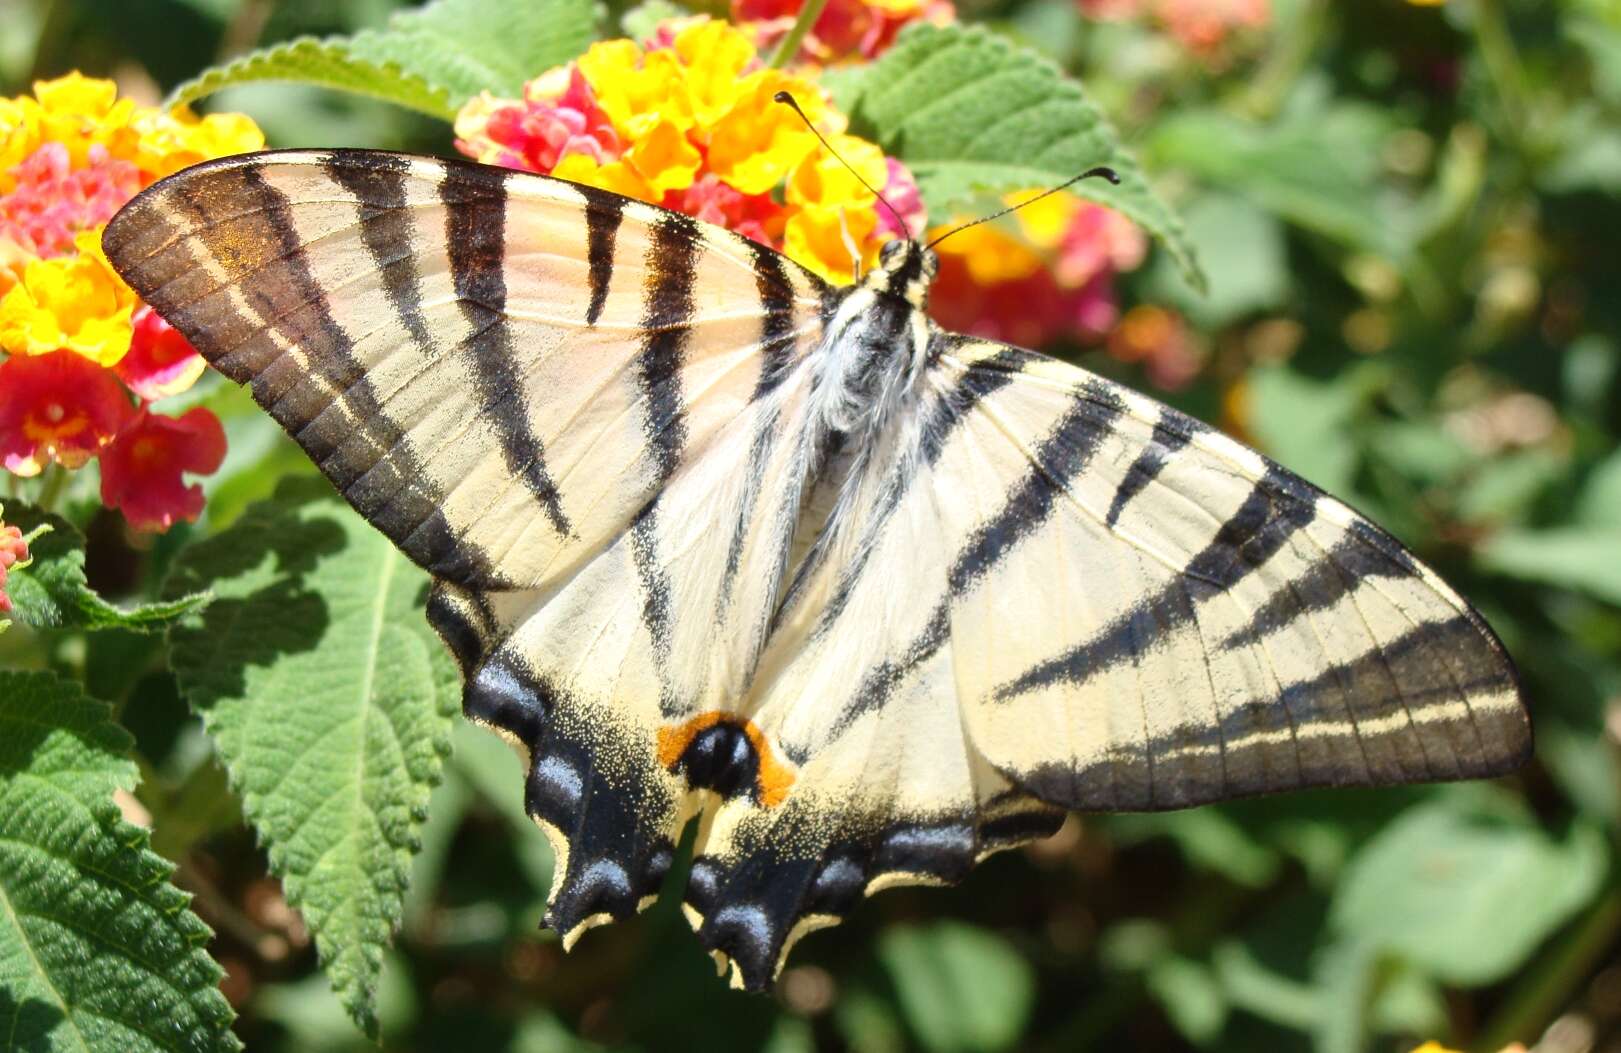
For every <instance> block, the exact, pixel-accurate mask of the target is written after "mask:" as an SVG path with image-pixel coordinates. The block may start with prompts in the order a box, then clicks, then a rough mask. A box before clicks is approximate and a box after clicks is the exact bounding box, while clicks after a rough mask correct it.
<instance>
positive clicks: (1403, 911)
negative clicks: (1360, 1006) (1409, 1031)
mask: <svg viewBox="0 0 1621 1053" xmlns="http://www.w3.org/2000/svg"><path fill="white" fill-rule="evenodd" d="M1607 855H1608V853H1607V851H1606V849H1605V843H1604V839H1603V837H1602V836H1600V835H1599V834H1598V833H1597V832H1596V831H1595V830H1593V829H1591V828H1589V827H1586V826H1578V827H1576V828H1574V829H1573V830H1572V831H1571V832H1570V834H1569V835H1568V836H1567V837H1565V838H1564V839H1563V840H1555V839H1553V838H1552V837H1550V836H1548V834H1546V833H1544V832H1543V831H1542V830H1541V829H1539V828H1538V827H1537V826H1536V825H1535V824H1534V823H1533V822H1532V821H1531V820H1530V819H1529V818H1526V817H1524V816H1519V815H1500V814H1495V813H1494V812H1489V811H1488V810H1486V809H1484V808H1476V807H1470V806H1466V805H1464V804H1463V803H1462V795H1457V796H1451V797H1445V798H1442V799H1441V800H1439V801H1436V802H1434V803H1432V804H1427V805H1423V806H1420V807H1417V808H1413V809H1410V810H1409V811H1408V812H1407V813H1405V814H1404V815H1403V816H1402V817H1401V818H1400V819H1398V820H1397V821H1396V822H1395V823H1393V824H1391V825H1390V826H1389V827H1388V828H1386V829H1385V831H1384V832H1383V833H1381V834H1380V835H1379V836H1378V837H1376V838H1374V839H1373V840H1372V841H1370V842H1369V843H1368V844H1367V846H1366V847H1365V848H1364V849H1363V850H1362V851H1361V852H1360V853H1359V854H1358V855H1357V856H1356V858H1355V859H1353V860H1352V861H1351V863H1350V864H1349V865H1348V866H1347V868H1346V873H1345V877H1344V879H1343V881H1342V882H1341V883H1340V887H1339V889H1338V891H1337V893H1336V895H1335V899H1334V903H1333V906H1332V908H1331V911H1330V920H1331V923H1332V924H1333V926H1334V928H1336V929H1337V930H1338V931H1340V932H1341V933H1344V934H1345V936H1346V938H1347V939H1348V940H1352V941H1354V942H1356V943H1358V944H1360V945H1363V946H1366V947H1369V948H1372V949H1376V950H1380V951H1384V952H1388V953H1393V954H1396V955H1399V956H1401V957H1403V958H1405V959H1407V960H1408V961H1409V962H1411V963H1412V964H1414V965H1416V966H1418V967H1419V968H1421V969H1423V970H1424V971H1425V972H1427V973H1429V974H1430V975H1431V976H1434V977H1436V978H1437V979H1439V980H1442V981H1444V982H1447V983H1453V984H1459V985H1481V984H1488V983H1493V982H1496V981H1498V980H1501V979H1503V978H1504V977H1507V976H1509V975H1511V974H1512V973H1513V972H1514V971H1515V970H1516V969H1517V968H1519V966H1520V965H1521V964H1522V963H1523V962H1524V961H1525V959H1526V958H1527V957H1529V956H1530V954H1531V953H1532V952H1533V951H1535V950H1536V948H1537V946H1538V945H1539V944H1541V943H1542V941H1543V940H1545V939H1546V938H1547V937H1548V936H1549V935H1551V934H1552V933H1553V931H1554V930H1555V929H1557V928H1559V926H1561V925H1563V924H1564V923H1565V921H1567V920H1568V919H1569V918H1570V917H1571V916H1572V915H1574V914H1575V913H1576V912H1577V911H1579V910H1580V909H1581V908H1582V907H1583V906H1584V905H1586V904H1587V902H1588V901H1589V900H1590V899H1591V898H1592V897H1593V895H1594V894H1595V893H1596V892H1597V891H1598V890H1599V888H1600V886H1601V884H1602V882H1603V880H1604V874H1605V869H1606V867H1607V865H1608V859H1607Z"/></svg>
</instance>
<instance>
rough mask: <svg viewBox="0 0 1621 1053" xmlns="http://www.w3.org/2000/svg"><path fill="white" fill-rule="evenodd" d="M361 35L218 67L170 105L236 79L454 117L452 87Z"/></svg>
mask: <svg viewBox="0 0 1621 1053" xmlns="http://www.w3.org/2000/svg"><path fill="white" fill-rule="evenodd" d="M358 39H359V35H358V34H357V36H355V37H330V38H328V39H326V40H319V39H317V38H315V37H299V38H297V39H296V40H288V41H284V42H283V43H280V44H275V45H272V46H270V47H267V48H260V49H259V50H257V51H252V52H249V53H248V54H246V55H243V56H241V57H240V58H235V59H232V60H231V61H230V62H227V63H225V64H223V65H219V66H213V67H210V68H209V69H206V70H204V71H203V72H202V73H201V74H199V75H198V76H196V77H193V78H192V79H191V80H188V81H186V82H185V83H184V84H181V85H180V86H179V87H177V88H175V90H174V92H173V93H172V94H171V95H170V96H169V99H168V102H169V104H170V105H180V104H183V103H190V102H195V101H196V100H198V99H201V98H204V97H205V96H208V95H212V94H214V93H215V92H216V91H219V90H220V89H221V88H227V87H230V86H231V85H233V84H248V83H252V82H254V81H266V80H279V81H293V82H295V83H299V84H315V85H318V86H320V87H323V88H332V89H335V90H337V91H348V92H354V93H355V94H357V95H369V96H371V97H372V98H376V99H383V100H384V101H386V102H392V103H395V104H396V105H399V106H404V107H406V108H407V109H412V110H420V111H421V112H423V113H426V114H429V115H431V116H434V117H442V118H444V119H445V120H450V119H452V118H454V117H455V116H456V107H455V106H454V105H452V103H451V101H450V92H449V89H448V88H446V87H445V86H443V85H439V84H435V83H432V82H430V81H429V80H428V79H427V78H426V77H424V76H422V75H421V74H419V73H415V72H413V71H411V70H410V69H408V68H405V67H401V66H400V65H398V64H397V63H393V62H388V61H378V60H376V59H373V58H372V57H370V56H368V55H367V54H366V52H365V51H364V49H362V48H359V47H357V46H356V42H357V40H358Z"/></svg>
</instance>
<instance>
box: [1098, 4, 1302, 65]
mask: <svg viewBox="0 0 1621 1053" xmlns="http://www.w3.org/2000/svg"><path fill="white" fill-rule="evenodd" d="M1078 2H1079V3H1080V7H1081V13H1082V14H1084V15H1086V16H1087V17H1088V18H1095V19H1101V20H1104V21H1110V22H1121V21H1138V20H1151V21H1153V22H1154V23H1155V24H1156V25H1158V26H1159V27H1161V28H1162V29H1164V30H1165V32H1166V33H1168V34H1169V35H1170V36H1171V38H1172V39H1174V40H1175V41H1176V42H1177V43H1178V44H1180V45H1181V46H1182V47H1183V48H1184V49H1185V50H1186V51H1188V52H1190V53H1191V54H1193V55H1196V56H1198V57H1199V58H1201V59H1203V60H1204V61H1206V62H1208V63H1211V64H1213V65H1217V66H1220V65H1223V64H1225V62H1226V61H1227V59H1228V58H1229V57H1230V55H1229V50H1230V45H1231V42H1232V39H1233V38H1234V37H1235V36H1237V35H1239V34H1241V33H1246V32H1250V31H1254V30H1258V29H1261V28H1264V27H1265V26H1266V25H1267V24H1268V23H1269V22H1271V20H1272V4H1271V0H1078Z"/></svg>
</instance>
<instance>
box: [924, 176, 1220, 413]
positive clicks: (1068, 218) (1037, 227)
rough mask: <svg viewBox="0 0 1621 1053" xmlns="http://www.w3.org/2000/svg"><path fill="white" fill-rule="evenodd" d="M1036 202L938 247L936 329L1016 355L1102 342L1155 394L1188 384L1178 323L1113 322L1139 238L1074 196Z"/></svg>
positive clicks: (1021, 196) (1190, 359)
mask: <svg viewBox="0 0 1621 1053" xmlns="http://www.w3.org/2000/svg"><path fill="white" fill-rule="evenodd" d="M1038 193H1039V192H1033V191H1024V192H1020V193H1016V194H1009V195H1007V197H1006V198H1004V203H1005V204H1007V205H1009V206H1012V205H1021V207H1020V208H1019V209H1018V211H1016V212H1014V213H1012V215H1011V216H1010V217H1008V218H1007V219H1005V220H999V221H993V222H990V223H981V224H978V225H977V226H972V227H969V228H967V229H966V230H963V231H960V232H958V233H953V234H952V235H951V236H950V237H948V238H946V239H945V240H944V241H942V242H940V244H939V245H938V246H937V247H936V249H935V251H936V252H938V253H939V256H940V273H939V275H938V276H937V277H936V278H935V281H934V289H933V292H932V294H931V296H930V300H929V304H930V313H931V314H933V315H934V317H935V320H936V321H938V322H939V323H940V324H941V325H943V326H945V327H946V328H948V329H955V330H957V331H959V332H965V333H972V334H974V335H976V336H983V337H986V338H988V339H991V340H1001V341H1005V342H1007V343H1010V344H1018V345H1020V346H1023V347H1037V348H1039V347H1050V346H1052V345H1053V344H1056V343H1062V342H1071V343H1078V344H1096V343H1100V342H1102V343H1103V344H1104V346H1105V347H1106V348H1107V349H1108V351H1109V353H1110V354H1112V355H1113V356H1114V357H1116V358H1119V359H1121V360H1122V361H1126V362H1131V363H1134V364H1139V365H1141V366H1142V367H1143V368H1144V370H1145V371H1146V373H1147V374H1148V378H1149V380H1150V381H1152V382H1153V383H1154V384H1156V385H1157V386H1159V387H1162V388H1168V389H1174V388H1179V387H1182V386H1183V385H1185V384H1187V383H1188V382H1189V381H1190V380H1192V379H1193V376H1194V375H1195V374H1196V373H1197V372H1198V369H1199V365H1200V362H1199V359H1198V356H1197V354H1196V352H1195V349H1194V346H1193V343H1192V340H1191V337H1190V335H1189V334H1188V332H1187V329H1186V326H1185V325H1184V324H1183V322H1182V320H1181V319H1180V318H1179V317H1178V316H1177V315H1175V314H1173V313H1172V312H1170V311H1167V310H1166V309H1164V308H1161V307H1153V306H1148V305H1144V306H1139V307H1134V308H1132V309H1131V310H1130V311H1128V312H1127V313H1126V314H1125V316H1124V317H1123V318H1122V317H1121V314H1120V307H1119V302H1118V298H1117V295H1116V290H1115V276H1116V275H1118V274H1121V273H1124V272H1127V271H1133V270H1136V269H1137V268H1138V267H1140V266H1141V265H1142V263H1143V260H1144V258H1145V257H1146V255H1147V253H1148V238H1147V235H1145V234H1144V233H1143V230H1142V228H1141V227H1139V226H1137V224H1135V223H1133V222H1132V221H1131V220H1130V219H1128V218H1127V217H1125V216H1123V215H1121V214H1120V213H1119V212H1116V211H1114V210H1113V209H1110V208H1107V207H1105V206H1103V205H1098V204H1094V203H1092V202H1090V201H1084V200H1082V199H1080V198H1078V197H1076V196H1074V195H1072V194H1065V193H1059V194H1049V195H1044V196H1041V197H1040V198H1039V200H1033V199H1034V198H1036V196H1037V194H1038ZM1023 202H1029V203H1028V204H1023ZM949 229H950V228H949V227H944V228H941V229H940V230H938V231H932V232H931V234H934V235H938V234H943V233H945V232H946V231H947V230H949Z"/></svg>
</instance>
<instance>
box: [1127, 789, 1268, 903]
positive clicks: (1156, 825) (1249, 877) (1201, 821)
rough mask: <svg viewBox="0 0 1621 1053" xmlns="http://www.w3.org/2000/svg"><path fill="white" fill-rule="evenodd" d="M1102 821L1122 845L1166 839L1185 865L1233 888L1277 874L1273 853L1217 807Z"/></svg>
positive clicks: (1253, 884) (1252, 885)
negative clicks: (1218, 877) (1159, 837)
mask: <svg viewBox="0 0 1621 1053" xmlns="http://www.w3.org/2000/svg"><path fill="white" fill-rule="evenodd" d="M1107 823H1108V826H1109V829H1110V830H1111V831H1112V832H1113V833H1114V834H1115V836H1116V838H1117V839H1118V840H1119V841H1120V842H1121V843H1122V844H1131V843H1132V842H1134V841H1138V840H1142V839H1144V838H1147V837H1152V836H1156V835H1162V836H1165V837H1168V838H1170V839H1171V840H1172V841H1174V842H1175V843H1176V846H1177V847H1178V848H1179V849H1181V850H1182V853H1183V854H1184V855H1185V856H1186V857H1187V858H1188V861H1189V862H1190V863H1192V864H1194V865H1196V866H1201V867H1204V868H1206V869H1208V870H1211V871H1214V872H1215V873H1217V874H1220V875H1222V876H1223V877H1225V878H1227V879H1228V880H1229V881H1232V882H1233V883H1235V884H1238V885H1245V886H1248V887H1250V888H1261V887H1264V886H1265V885H1266V884H1267V883H1268V882H1270V881H1271V880H1272V879H1273V878H1274V877H1275V876H1276V874H1277V871H1278V866H1279V863H1280V859H1279V856H1278V853H1277V852H1276V851H1274V850H1273V849H1272V848H1270V847H1269V846H1267V845H1265V844H1263V843H1262V842H1261V841H1259V840H1258V839H1257V838H1256V837H1255V836H1254V835H1253V834H1252V833H1251V832H1250V831H1249V830H1246V829H1245V828H1244V827H1243V826H1242V825H1240V824H1239V823H1238V822H1236V821H1235V820H1234V819H1233V817H1232V816H1231V815H1230V814H1228V813H1227V812H1224V811H1223V810H1221V809H1220V808H1190V809H1188V810H1187V811H1182V812H1139V813H1130V814H1122V815H1111V816H1109V817H1108V819H1107Z"/></svg>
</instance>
